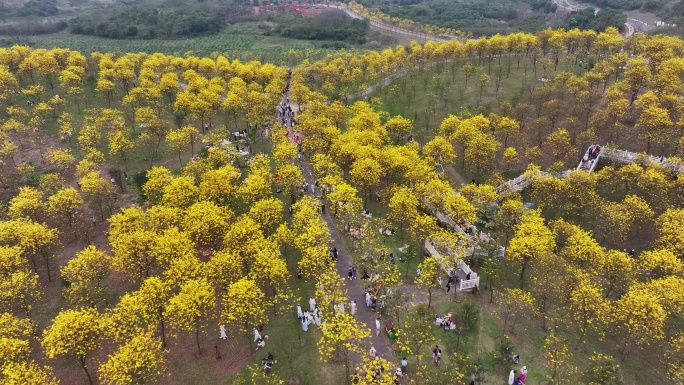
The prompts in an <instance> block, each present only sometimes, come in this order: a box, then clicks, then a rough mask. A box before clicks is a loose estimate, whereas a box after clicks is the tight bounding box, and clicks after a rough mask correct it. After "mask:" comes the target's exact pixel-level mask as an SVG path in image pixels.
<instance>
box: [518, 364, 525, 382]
mask: <svg viewBox="0 0 684 385" xmlns="http://www.w3.org/2000/svg"><path fill="white" fill-rule="evenodd" d="M518 378H520V382H521V383H523V385H524V384H525V380H527V366H523V367H522V369H520V377H518Z"/></svg>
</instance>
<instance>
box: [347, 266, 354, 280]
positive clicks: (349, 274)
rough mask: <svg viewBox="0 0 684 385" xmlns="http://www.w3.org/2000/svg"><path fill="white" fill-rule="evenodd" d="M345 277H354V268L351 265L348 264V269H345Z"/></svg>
mask: <svg viewBox="0 0 684 385" xmlns="http://www.w3.org/2000/svg"><path fill="white" fill-rule="evenodd" d="M347 277H348V278H349V280H350V281H351V280H352V279H354V278H353V277H354V269H353V268H352V267H351V266H349V269H348V270H347Z"/></svg>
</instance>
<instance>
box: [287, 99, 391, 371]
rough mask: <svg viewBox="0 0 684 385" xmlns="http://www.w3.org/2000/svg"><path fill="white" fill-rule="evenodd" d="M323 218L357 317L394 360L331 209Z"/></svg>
mask: <svg viewBox="0 0 684 385" xmlns="http://www.w3.org/2000/svg"><path fill="white" fill-rule="evenodd" d="M288 100H289V92H287V93H285V95H284V98H283V103H285V104H286V105H289V106H290V108H292V110H293V111H297V109H296V108H297V106H296V105H294V104H292V103H290V102H289V101H288ZM286 126H287V129H288V131H289V132H290V137H291V138H294V135H293V132H292V122H291V121H290V120H289V119H288V121H287V124H286ZM300 162H301V168H302V174H303V175H304V178H305V179H306V182H308V183H309V186H311V189H310V190H309V192H308V194H312V195H314V196H316V194H317V193H319V191H317V189H315V187H314V186H315V178H314V176H313V173H312V172H311V167H310V166H309V163H308V161H307V160H306V157H305V156H303V154H302V157H301V159H300ZM321 218H323V220H324V221H325V222H326V224H327V225H328V230H329V231H330V237H331V239H332V245H331V247H336V248H337V251H338V258H337V263H336V266H335V268H336V269H337V272H338V273H339V274H340V275H341V276H342V277H343V278H344V288H345V289H346V290H347V293H348V294H349V299H350V300H352V301H356V303H357V306H356V309H357V312H356V317H357V319H358V320H359V322H360V323H361V324H362V325H363V326H365V327H366V328H368V329H369V330H370V331H371V338H370V342H371V346H373V347H374V348H375V349H376V351H377V353H378V355H379V356H380V357H382V358H384V359H386V360H388V361H389V362H393V361H394V358H393V355H392V350H391V349H390V347H389V343H388V342H389V339H388V338H387V333H385V324H384V321H382V320H381V330H380V333H379V334H378V333H377V330H376V327H375V320H376V319H377V314H376V313H375V312H373V311H371V309H370V308H369V307H367V306H366V303H365V299H364V291H365V290H364V288H363V286H361V283H360V281H359V279H354V280H349V279H348V278H347V277H348V276H347V271H348V269H349V266H351V265H352V263H351V259H350V253H349V252H348V250H347V248H346V247H345V245H344V243H343V242H342V236H341V234H340V233H339V232H338V231H337V228H336V227H335V225H334V222H333V219H332V217H331V216H330V210H326V213H325V214H321ZM349 308H350V305H349V303H347V304H345V311H348V309H349ZM368 348H370V347H368ZM357 359H358V358H357ZM355 363H356V362H355Z"/></svg>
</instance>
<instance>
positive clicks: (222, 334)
mask: <svg viewBox="0 0 684 385" xmlns="http://www.w3.org/2000/svg"><path fill="white" fill-rule="evenodd" d="M219 333H221V337H220V338H221V339H222V340H225V339H227V338H228V336H227V335H226V327H225V326H223V325H221V326H220V327H219Z"/></svg>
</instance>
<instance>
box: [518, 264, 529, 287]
mask: <svg viewBox="0 0 684 385" xmlns="http://www.w3.org/2000/svg"><path fill="white" fill-rule="evenodd" d="M529 262H530V259H529V257H524V258H523V265H522V268H521V269H520V289H521V290H523V289H524V288H525V270H526V269H527V264H528V263H529Z"/></svg>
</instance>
